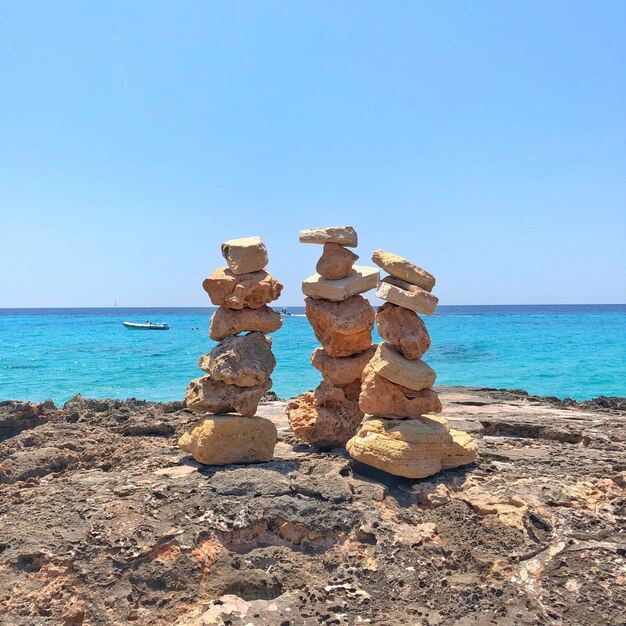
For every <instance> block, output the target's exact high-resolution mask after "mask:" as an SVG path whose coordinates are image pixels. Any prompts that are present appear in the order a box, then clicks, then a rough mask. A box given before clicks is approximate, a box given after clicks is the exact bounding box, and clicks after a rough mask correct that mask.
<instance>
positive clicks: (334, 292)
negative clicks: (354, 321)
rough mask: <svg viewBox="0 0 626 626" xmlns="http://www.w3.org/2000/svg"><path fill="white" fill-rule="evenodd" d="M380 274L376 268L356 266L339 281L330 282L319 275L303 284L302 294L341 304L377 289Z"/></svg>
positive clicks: (311, 277) (310, 277) (314, 275)
mask: <svg viewBox="0 0 626 626" xmlns="http://www.w3.org/2000/svg"><path fill="white" fill-rule="evenodd" d="M379 280H380V274H379V272H378V270H377V269H376V268H374V267H365V266H358V265H357V266H355V267H353V268H352V271H351V272H350V273H349V274H348V275H347V276H345V277H344V278H340V279H338V280H328V279H326V278H322V277H321V276H320V275H319V274H313V276H309V277H308V278H307V279H306V280H305V281H304V282H303V283H302V293H304V295H305V296H308V297H309V298H316V299H324V300H332V301H333V302H341V301H342V300H346V299H347V298H350V297H351V296H356V295H357V294H359V293H364V292H365V291H369V290H370V289H376V286H377V285H378V282H379Z"/></svg>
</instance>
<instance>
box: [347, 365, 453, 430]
mask: <svg viewBox="0 0 626 626" xmlns="http://www.w3.org/2000/svg"><path fill="white" fill-rule="evenodd" d="M359 408H360V409H361V411H363V413H367V414H369V415H376V416H379V417H398V418H408V419H415V418H417V417H420V416H422V415H425V414H426V413H441V410H442V407H441V402H440V401H439V396H438V395H437V393H436V392H435V391H433V390H432V389H422V390H420V391H414V390H413V389H409V388H408V387H403V386H402V385H397V384H396V383H392V382H391V381H389V380H387V379H386V378H383V377H382V376H380V375H379V374H377V373H376V372H375V371H374V368H373V367H372V366H371V365H369V364H367V365H366V366H365V369H364V370H363V378H362V383H361V395H360V396H359Z"/></svg>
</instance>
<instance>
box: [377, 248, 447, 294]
mask: <svg viewBox="0 0 626 626" xmlns="http://www.w3.org/2000/svg"><path fill="white" fill-rule="evenodd" d="M372 261H373V262H374V263H376V265H378V267H380V268H382V269H384V270H385V272H387V273H388V274H391V275H392V276H395V277H396V278H400V279H401V280H406V281H407V282H408V283H411V284H412V285H417V286H418V287H421V288H422V289H424V290H425V291H431V290H432V288H433V287H434V286H435V277H434V276H433V275H432V274H431V273H430V272H427V271H426V270H423V269H422V268H421V267H418V266H417V265H415V264H414V263H411V262H410V261H407V260H406V259H404V258H402V257H401V256H398V255H397V254H392V253H391V252H385V251H384V250H380V249H378V250H374V254H372Z"/></svg>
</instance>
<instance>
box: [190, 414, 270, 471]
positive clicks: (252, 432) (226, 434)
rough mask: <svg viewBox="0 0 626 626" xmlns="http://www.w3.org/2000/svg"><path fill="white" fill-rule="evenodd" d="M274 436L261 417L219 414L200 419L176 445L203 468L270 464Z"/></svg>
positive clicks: (267, 423)
mask: <svg viewBox="0 0 626 626" xmlns="http://www.w3.org/2000/svg"><path fill="white" fill-rule="evenodd" d="M277 438H278V433H277V431H276V426H274V424H273V423H272V422H271V421H270V420H268V419H265V418H263V417H240V416H238V415H223V416H210V417H203V418H202V419H200V420H198V421H197V422H195V423H194V424H192V425H191V426H190V427H189V428H188V429H187V430H186V431H185V432H184V433H183V434H182V435H181V437H180V439H179V440H178V445H179V446H180V447H181V448H182V449H183V450H184V451H185V452H188V453H189V454H191V456H193V458H194V459H195V460H196V461H198V462H199V463H203V464H205V465H226V464H228V463H258V462H264V461H271V460H272V457H273V456H274V448H275V446H276V441H277Z"/></svg>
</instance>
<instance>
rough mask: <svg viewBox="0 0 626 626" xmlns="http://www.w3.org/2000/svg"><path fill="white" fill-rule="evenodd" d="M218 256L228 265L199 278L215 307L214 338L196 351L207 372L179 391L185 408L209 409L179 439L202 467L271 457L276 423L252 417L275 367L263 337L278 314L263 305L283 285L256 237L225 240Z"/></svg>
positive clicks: (277, 321)
mask: <svg viewBox="0 0 626 626" xmlns="http://www.w3.org/2000/svg"><path fill="white" fill-rule="evenodd" d="M222 254H223V256H224V258H225V259H226V262H227V264H228V267H227V268H226V267H220V268H217V269H216V270H215V271H214V272H213V273H212V274H211V275H210V276H209V277H208V278H206V279H205V280H204V282H203V283H202V286H203V287H204V290H205V291H206V292H207V293H208V294H209V297H210V298H211V302H212V303H213V304H215V305H217V306H218V309H217V311H216V312H215V313H214V314H213V317H212V318H211V325H210V328H209V336H210V337H211V339H213V340H215V341H218V342H220V343H218V344H217V346H215V347H214V348H213V349H212V350H211V351H210V352H209V353H207V354H205V355H203V356H202V357H200V360H199V362H198V363H199V365H200V368H201V369H202V370H204V371H205V372H206V375H205V376H202V377H201V378H196V379H195V380H192V381H191V382H190V383H189V386H188V387H187V393H186V394H185V401H186V403H187V407H188V408H189V409H191V410H192V411H194V412H195V413H208V414H211V415H207V416H206V417H203V418H202V419H200V420H199V421H198V422H196V423H195V424H193V425H192V426H191V427H190V428H189V429H188V430H187V431H186V432H185V433H184V434H183V435H182V437H181V438H180V440H179V442H178V443H179V445H180V447H181V448H182V449H183V450H184V451H185V452H189V453H190V454H191V455H192V456H193V457H194V458H195V459H196V460H197V461H199V462H200V463H204V464H206V465H223V464H227V463H254V462H258V461H269V460H271V459H272V457H273V455H274V447H275V445H276V440H277V432H276V427H275V426H274V424H273V423H272V422H271V421H270V420H267V419H264V418H261V417H254V415H255V413H256V411H257V407H258V405H259V402H260V400H261V398H262V397H263V394H264V393H266V392H267V391H268V390H269V389H270V387H271V386H272V379H271V378H270V376H271V374H272V371H273V370H274V367H275V366H276V360H275V359H274V355H273V354H272V349H271V348H272V342H271V340H270V339H269V337H266V336H265V335H266V334H268V333H272V332H274V331H275V330H278V329H279V328H280V327H281V325H282V320H281V318H280V315H279V314H278V313H277V312H276V311H274V310H273V309H271V308H270V307H268V306H267V305H268V304H269V303H270V302H272V301H273V300H276V299H277V298H278V297H279V296H280V292H281V290H282V288H283V286H282V285H281V283H279V282H278V281H277V280H276V279H275V278H274V277H273V276H271V275H270V274H268V273H267V272H266V271H265V269H264V268H265V266H266V265H267V263H268V257H267V249H266V247H265V244H264V243H263V242H262V241H261V239H260V238H259V237H246V238H243V239H233V240H232V241H227V242H226V243H224V244H222ZM240 333H243V334H240ZM226 413H239V415H223V414H226Z"/></svg>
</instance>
